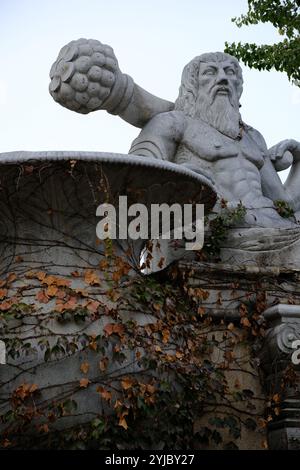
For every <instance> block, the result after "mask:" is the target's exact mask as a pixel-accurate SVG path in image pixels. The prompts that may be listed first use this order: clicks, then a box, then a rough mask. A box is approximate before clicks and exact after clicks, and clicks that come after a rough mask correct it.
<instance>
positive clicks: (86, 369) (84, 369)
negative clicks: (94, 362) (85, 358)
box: [80, 362, 90, 374]
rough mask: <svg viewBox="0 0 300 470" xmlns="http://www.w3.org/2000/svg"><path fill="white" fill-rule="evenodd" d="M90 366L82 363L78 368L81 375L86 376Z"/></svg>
mask: <svg viewBox="0 0 300 470" xmlns="http://www.w3.org/2000/svg"><path fill="white" fill-rule="evenodd" d="M89 368H90V365H89V363H88V362H83V363H82V364H81V366H80V370H81V372H82V373H83V374H87V373H88V371H89Z"/></svg>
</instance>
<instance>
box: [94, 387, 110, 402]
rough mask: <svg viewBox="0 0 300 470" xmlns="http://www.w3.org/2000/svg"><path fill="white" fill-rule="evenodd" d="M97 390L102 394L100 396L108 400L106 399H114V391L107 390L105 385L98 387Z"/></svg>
mask: <svg viewBox="0 0 300 470" xmlns="http://www.w3.org/2000/svg"><path fill="white" fill-rule="evenodd" d="M96 391H97V392H98V393H99V394H100V396H101V397H102V398H103V399H104V400H106V401H111V399H112V393H111V392H110V391H109V390H106V389H105V388H104V387H101V386H99V387H97V389H96Z"/></svg>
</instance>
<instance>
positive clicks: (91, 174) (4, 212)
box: [0, 152, 216, 275]
mask: <svg viewBox="0 0 300 470" xmlns="http://www.w3.org/2000/svg"><path fill="white" fill-rule="evenodd" d="M0 184H1V186H0V275H3V274H5V273H7V272H8V271H13V270H15V269H20V265H19V263H17V265H16V262H15V260H16V259H17V260H19V259H20V258H21V259H22V261H23V262H22V266H23V268H22V269H32V268H34V267H39V268H44V269H45V268H49V267H50V266H52V267H54V266H55V267H56V269H55V271H57V273H60V274H67V271H68V270H69V271H70V270H71V269H74V268H77V267H78V266H82V267H84V266H91V265H92V266H97V264H98V262H99V257H101V256H102V255H103V253H101V249H100V248H99V240H97V238H96V225H97V223H98V222H99V220H100V219H99V217H96V209H97V207H98V206H99V204H102V203H104V202H109V203H112V204H114V205H115V207H118V198H119V196H120V195H126V196H128V205H131V204H133V203H137V202H139V203H144V204H145V205H146V206H147V207H149V206H150V204H151V203H157V204H161V203H167V204H170V205H171V204H173V203H179V204H185V203H198V204H200V203H201V204H204V208H205V211H206V212H209V211H210V210H211V208H212V207H213V206H214V204H215V201H216V194H215V192H214V190H213V187H212V184H211V182H210V181H209V180H208V179H207V178H205V176H202V175H200V174H197V173H194V172H193V171H191V170H188V169H186V168H183V167H181V166H180V165H176V164H173V163H170V162H164V161H159V160H156V159H150V158H149V159H148V158H145V157H136V156H129V155H122V154H113V153H102V152H101V153H100V152H8V153H2V154H0ZM62 261H63V262H62ZM62 265H63V266H64V268H63V266H62ZM20 274H21V273H20Z"/></svg>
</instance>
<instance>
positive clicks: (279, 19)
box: [225, 0, 300, 86]
mask: <svg viewBox="0 0 300 470" xmlns="http://www.w3.org/2000/svg"><path fill="white" fill-rule="evenodd" d="M232 21H233V22H235V24H236V25H237V26H238V27H241V26H243V25H245V26H249V25H255V24H258V23H268V22H270V23H271V24H272V25H273V26H274V27H275V28H276V29H277V31H278V33H279V35H280V36H282V40H281V41H279V42H278V43H275V44H272V45H267V44H263V45H257V44H253V43H251V44H249V43H245V44H241V42H238V43H237V44H236V43H232V44H230V43H228V42H226V43H225V52H227V53H229V54H231V55H233V56H235V57H237V59H239V60H242V61H243V62H244V63H245V64H246V65H248V66H249V67H250V68H255V69H258V70H271V69H273V68H274V69H275V70H277V71H279V72H285V73H286V74H287V76H288V78H289V80H291V81H292V82H293V83H294V84H296V85H298V86H300V35H299V32H300V2H299V0H248V12H247V14H246V15H241V16H240V17H239V18H233V19H232Z"/></svg>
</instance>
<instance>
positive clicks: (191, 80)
mask: <svg viewBox="0 0 300 470" xmlns="http://www.w3.org/2000/svg"><path fill="white" fill-rule="evenodd" d="M228 60H230V61H231V62H232V64H233V66H234V67H235V69H236V73H237V76H238V78H239V86H238V97H239V98H240V96H241V94H242V91H243V73H242V69H241V67H240V64H239V62H238V60H237V59H236V57H233V56H232V55H229V54H226V53H225V52H209V53H205V54H201V55H199V56H197V57H195V58H194V59H193V60H191V61H190V62H189V63H188V64H187V65H186V66H185V67H184V69H183V72H182V77H181V85H180V88H179V95H178V98H177V100H176V101H175V109H176V110H179V111H183V112H184V113H185V114H187V115H188V116H191V117H194V116H195V112H196V102H197V96H198V89H199V78H198V77H199V69H200V64H201V62H204V63H205V62H224V61H228Z"/></svg>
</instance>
